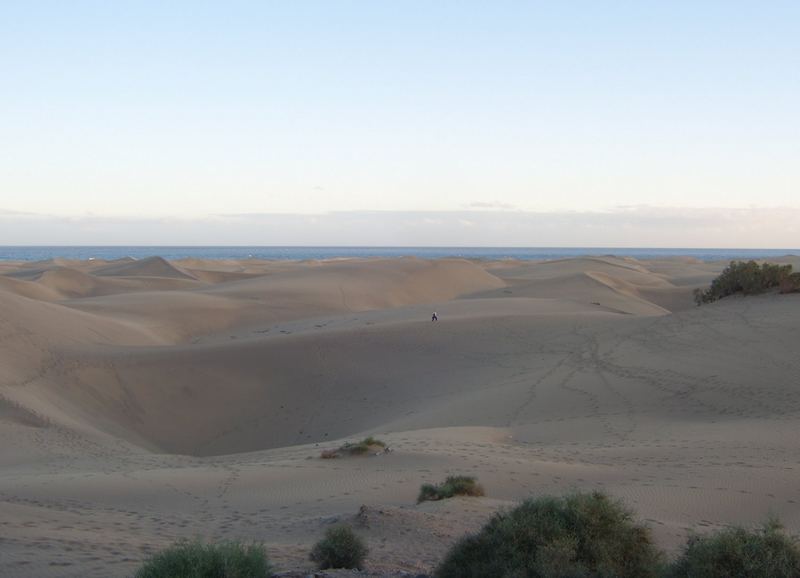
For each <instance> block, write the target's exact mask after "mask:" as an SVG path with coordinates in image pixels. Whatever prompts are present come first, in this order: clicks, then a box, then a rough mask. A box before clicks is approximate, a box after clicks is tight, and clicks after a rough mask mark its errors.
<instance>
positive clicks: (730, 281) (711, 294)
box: [694, 261, 800, 305]
mask: <svg viewBox="0 0 800 578" xmlns="http://www.w3.org/2000/svg"><path fill="white" fill-rule="evenodd" d="M793 287H797V289H796V290H800V279H798V276H797V274H796V273H795V274H793V273H792V266H791V265H775V264H772V263H762V264H761V265H759V264H758V263H756V262H755V261H747V262H745V261H731V263H730V265H728V266H727V267H725V269H724V270H723V271H722V273H720V274H719V275H718V276H717V277H716V279H714V280H713V281H711V286H710V287H709V288H708V289H706V290H705V291H703V290H701V289H695V291H694V300H695V303H697V304H698V305H702V304H703V303H712V302H714V301H717V300H719V299H722V298H723V297H728V296H729V295H735V294H736V293H742V294H744V295H757V294H758V293H764V292H765V291H769V290H770V289H775V288H780V289H781V291H782V292H784V293H789V292H792V290H793V289H792V288H793Z"/></svg>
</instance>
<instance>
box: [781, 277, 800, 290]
mask: <svg viewBox="0 0 800 578" xmlns="http://www.w3.org/2000/svg"><path fill="white" fill-rule="evenodd" d="M780 290H781V293H800V272H797V273H792V274H791V275H789V276H788V277H786V279H784V280H783V281H781V285H780Z"/></svg>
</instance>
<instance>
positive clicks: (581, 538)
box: [436, 492, 663, 578]
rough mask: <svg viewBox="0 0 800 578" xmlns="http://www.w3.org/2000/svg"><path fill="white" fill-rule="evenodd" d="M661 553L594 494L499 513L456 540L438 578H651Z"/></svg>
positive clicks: (624, 514)
mask: <svg viewBox="0 0 800 578" xmlns="http://www.w3.org/2000/svg"><path fill="white" fill-rule="evenodd" d="M662 571H663V557H662V554H661V553H660V552H659V551H658V550H657V549H656V547H655V546H654V545H653V540H652V537H651V535H650V531H649V530H648V529H647V528H646V527H644V526H642V525H639V524H636V523H634V522H633V519H632V514H631V513H630V512H629V511H628V510H627V509H625V508H624V507H623V506H622V505H621V504H620V503H619V502H618V501H616V500H612V499H611V498H609V497H608V496H606V495H605V494H601V493H598V492H595V493H591V494H585V493H584V494H582V493H576V494H571V495H568V496H566V497H563V498H556V497H541V498H536V499H530V500H527V501H525V502H523V503H522V504H521V505H519V506H518V507H516V508H514V509H513V510H510V511H506V512H501V513H499V514H496V515H495V516H494V517H492V519H491V520H489V522H488V523H487V524H486V525H485V526H484V527H483V528H482V529H481V530H480V532H478V533H477V534H474V535H471V536H468V537H466V538H463V539H462V540H461V541H459V542H457V543H456V544H455V546H453V548H452V549H451V550H450V552H449V553H448V554H447V556H446V558H445V560H444V561H443V562H442V563H441V564H440V565H439V567H438V568H437V570H436V577H437V578H482V577H484V576H493V577H496V578H556V577H557V578H589V577H592V578H599V577H608V578H612V577H613V578H655V577H656V576H659V575H660V573H661V572H662Z"/></svg>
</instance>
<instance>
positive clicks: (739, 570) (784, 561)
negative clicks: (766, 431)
mask: <svg viewBox="0 0 800 578" xmlns="http://www.w3.org/2000/svg"><path fill="white" fill-rule="evenodd" d="M367 552H368V550H367V546H366V544H365V543H364V541H363V539H361V538H360V537H359V536H358V535H357V534H355V532H353V530H352V529H351V528H350V527H349V526H344V525H339V526H334V527H331V528H329V529H328V530H327V532H326V533H325V536H324V537H323V538H322V539H321V540H320V541H318V542H317V543H316V544H315V545H314V548H313V550H312V551H311V560H313V561H314V562H316V563H317V565H318V566H319V568H320V569H327V568H354V569H361V568H363V566H364V559H365V558H366V555H367ZM270 573H271V567H270V563H269V560H268V558H267V555H266V552H265V550H264V547H263V546H262V545H260V544H241V543H239V542H223V543H220V544H203V543H201V542H179V543H178V544H176V545H174V546H172V547H170V548H167V549H166V550H163V551H162V552H160V553H158V554H156V555H154V556H153V557H152V558H151V559H150V560H148V561H147V562H146V563H145V564H144V565H143V566H142V567H141V568H140V569H139V571H138V572H137V573H136V574H135V578H265V577H267V576H270ZM435 576H436V578H486V577H491V578H800V545H799V544H798V542H797V541H796V540H795V539H794V538H793V537H791V536H789V535H788V534H787V533H786V532H785V531H784V529H783V528H782V527H781V526H780V524H778V523H777V522H774V521H771V522H768V523H767V524H765V525H764V526H763V527H761V528H759V529H756V530H746V529H743V528H729V529H725V530H721V531H718V532H712V533H710V534H707V535H704V536H699V535H695V536H692V537H691V538H690V539H689V540H688V542H687V543H686V545H685V547H684V549H683V551H682V552H681V554H680V555H679V556H678V557H677V559H675V560H674V561H673V562H672V563H667V562H666V557H665V556H664V554H663V553H662V552H660V551H659V550H658V549H657V548H656V546H655V545H654V543H653V539H652V536H651V533H650V531H649V529H648V528H647V527H645V526H643V525H641V524H639V523H637V522H636V521H634V519H633V514H632V513H631V512H630V511H629V510H628V509H627V508H625V507H624V506H623V505H622V503H621V502H619V501H618V500H614V499H612V498H609V497H608V496H606V495H605V494H602V493H598V492H594V493H574V494H569V495H567V496H564V497H551V496H544V497H540V498H535V499H530V500H527V501H525V502H523V503H522V504H521V505H519V506H517V507H516V508H514V509H512V510H508V511H504V512H500V513H498V514H496V515H494V516H493V517H492V518H491V519H490V520H489V522H488V523H487V524H486V525H485V526H484V527H483V528H482V529H481V530H480V531H479V532H477V533H476V534H474V535H471V536H467V537H465V538H463V539H462V540H460V541H459V542H457V543H456V544H455V545H454V546H453V547H452V548H451V549H450V551H449V552H448V553H447V555H446V557H445V559H444V560H443V561H442V563H441V564H440V565H439V567H438V568H437V569H436V572H435Z"/></svg>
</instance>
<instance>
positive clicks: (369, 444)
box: [320, 436, 386, 459]
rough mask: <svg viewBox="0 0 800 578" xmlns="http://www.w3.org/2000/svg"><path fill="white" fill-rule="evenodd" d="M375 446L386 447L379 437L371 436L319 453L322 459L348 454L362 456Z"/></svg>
mask: <svg viewBox="0 0 800 578" xmlns="http://www.w3.org/2000/svg"><path fill="white" fill-rule="evenodd" d="M375 448H384V449H385V448H386V442H384V441H381V440H379V439H375V438H374V437H372V436H369V437H367V438H364V439H363V440H361V441H360V442H356V443H351V442H347V443H346V444H344V445H342V446H340V447H339V448H337V449H335V450H331V449H328V450H323V451H322V453H321V454H320V457H321V458H322V459H332V458H338V457H339V456H341V455H350V456H363V455H365V454H368V453H369V452H371V451H373V450H374V449H375Z"/></svg>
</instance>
